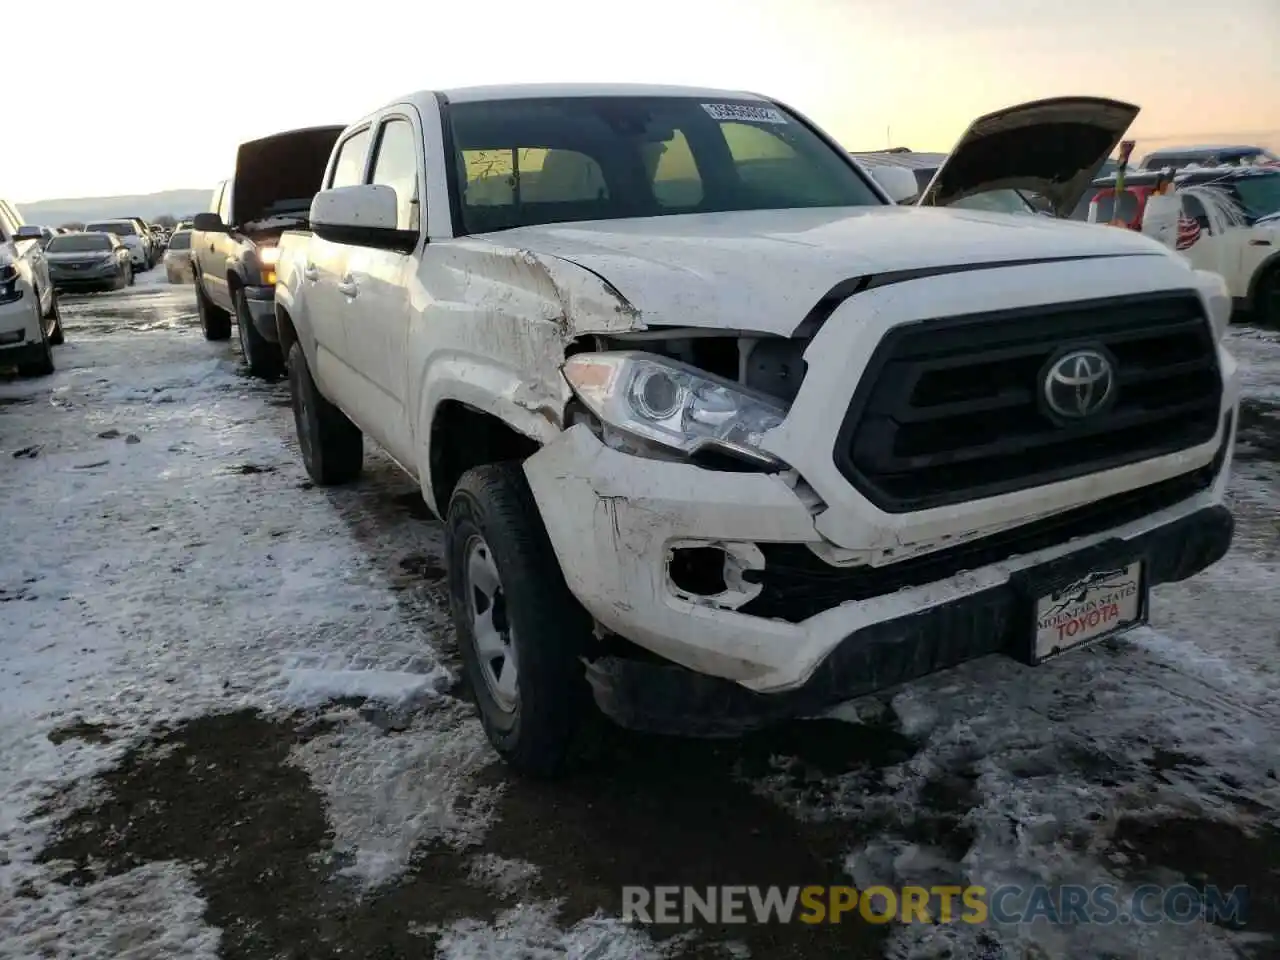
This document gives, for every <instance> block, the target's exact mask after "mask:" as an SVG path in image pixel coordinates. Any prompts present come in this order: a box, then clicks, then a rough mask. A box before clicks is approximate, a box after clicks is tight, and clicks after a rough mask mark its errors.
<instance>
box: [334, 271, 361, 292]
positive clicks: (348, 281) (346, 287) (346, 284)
mask: <svg viewBox="0 0 1280 960" xmlns="http://www.w3.org/2000/svg"><path fill="white" fill-rule="evenodd" d="M338 292H339V293H340V294H342V295H343V296H344V297H354V296H355V295H356V294H357V293H359V292H360V288H359V287H358V286H356V281H355V278H354V277H352V276H351V274H347V275H346V276H345V277H343V278H342V280H341V281H339V283H338Z"/></svg>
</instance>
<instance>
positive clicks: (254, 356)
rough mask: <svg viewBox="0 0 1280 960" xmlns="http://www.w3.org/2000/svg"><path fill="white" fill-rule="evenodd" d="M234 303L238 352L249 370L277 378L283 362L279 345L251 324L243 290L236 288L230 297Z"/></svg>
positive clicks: (273, 378) (267, 378)
mask: <svg viewBox="0 0 1280 960" xmlns="http://www.w3.org/2000/svg"><path fill="white" fill-rule="evenodd" d="M231 302H232V303H234V304H235V305H236V331H237V332H238V333H239V334H240V353H241V355H242V356H243V357H244V364H245V366H246V367H248V368H249V372H250V373H251V374H253V375H254V376H255V377H259V378H261V379H263V380H278V379H279V378H280V374H281V373H282V372H283V370H282V368H283V367H284V362H283V360H282V359H281V357H280V345H279V344H278V343H272V342H271V341H269V340H267V339H266V338H265V337H264V336H263V335H262V334H260V333H259V332H258V328H257V327H255V326H254V325H253V317H252V315H251V314H250V313H249V301H248V300H247V299H246V298H245V295H244V293H243V291H240V290H237V291H236V292H235V293H234V294H233V295H232V297H231Z"/></svg>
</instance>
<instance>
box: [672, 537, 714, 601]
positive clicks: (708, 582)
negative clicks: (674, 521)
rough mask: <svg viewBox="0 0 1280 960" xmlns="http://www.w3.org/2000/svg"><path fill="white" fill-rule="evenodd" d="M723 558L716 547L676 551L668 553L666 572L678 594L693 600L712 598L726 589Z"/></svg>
mask: <svg viewBox="0 0 1280 960" xmlns="http://www.w3.org/2000/svg"><path fill="white" fill-rule="evenodd" d="M725 558H726V554H725V552H724V550H722V549H720V548H719V547H677V548H676V549H674V550H672V551H671V563H670V564H669V565H668V568H667V569H668V571H669V573H670V576H671V582H672V583H673V584H674V585H675V587H676V589H677V590H679V591H680V592H681V593H687V594H690V595H691V596H695V597H714V596H715V595H716V594H718V593H724V592H725V591H726V590H728V589H729V585H728V584H727V583H725V579H724V562H725Z"/></svg>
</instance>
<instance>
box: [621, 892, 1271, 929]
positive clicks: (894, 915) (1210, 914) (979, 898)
mask: <svg viewBox="0 0 1280 960" xmlns="http://www.w3.org/2000/svg"><path fill="white" fill-rule="evenodd" d="M1247 911H1248V890H1247V889H1246V888H1245V887H1242V886H1241V887H1235V888H1234V889H1232V890H1230V891H1222V890H1219V889H1218V888H1217V887H1212V886H1210V887H1205V888H1204V889H1203V890H1201V889H1198V888H1196V887H1193V886H1191V885H1189V884H1180V885H1176V886H1169V887H1162V886H1157V885H1155V884H1148V885H1146V886H1141V887H1138V888H1136V889H1134V890H1132V891H1128V892H1126V891H1122V890H1121V889H1120V888H1118V887H1115V886H1109V885H1105V884H1104V885H1099V886H1093V887H1086V886H1073V885H1063V886H1057V887H1049V886H1033V887H1021V886H1000V887H992V888H987V887H979V886H969V887H961V886H934V887H898V888H893V887H879V886H877V887H867V888H866V889H864V890H859V889H858V888H856V887H846V886H808V887H756V886H725V887H676V886H672V887H661V886H660V887H623V888H622V919H623V920H624V921H629V922H633V923H645V924H680V923H683V924H689V923H696V922H703V923H713V924H721V923H755V924H768V923H809V924H820V923H842V922H864V923H890V922H897V923H903V924H909V923H928V924H933V923H967V924H985V923H997V924H1020V923H1030V922H1033V921H1036V920H1041V921H1044V922H1047V923H1052V924H1112V923H1123V924H1130V923H1138V924H1150V923H1176V924H1192V923H1201V922H1207V923H1218V924H1225V925H1230V926H1236V927H1239V926H1243V925H1244V923H1245V920H1246V915H1247Z"/></svg>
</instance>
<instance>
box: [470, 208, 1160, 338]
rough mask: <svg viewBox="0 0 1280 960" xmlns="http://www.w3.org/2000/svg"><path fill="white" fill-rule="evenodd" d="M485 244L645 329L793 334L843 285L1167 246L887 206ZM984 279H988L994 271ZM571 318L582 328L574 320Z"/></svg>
mask: <svg viewBox="0 0 1280 960" xmlns="http://www.w3.org/2000/svg"><path fill="white" fill-rule="evenodd" d="M479 239H485V240H488V241H490V242H493V243H496V244H500V245H501V246H503V247H508V248H513V249H514V250H518V251H528V252H530V253H533V254H537V255H542V256H550V257H556V258H559V259H561V260H567V261H569V262H571V263H574V264H577V265H578V266H580V267H583V268H585V269H587V270H589V271H591V272H592V273H594V274H596V275H597V276H599V277H601V278H603V279H604V280H606V281H607V282H608V283H609V284H610V285H612V286H613V288H614V289H615V290H616V291H617V292H618V294H619V295H620V296H621V297H622V298H624V299H625V300H626V301H627V303H626V305H625V306H626V307H627V308H628V310H635V311H636V312H637V313H638V314H639V320H640V322H641V323H643V324H645V325H647V326H688V327H706V328H719V329H725V330H749V331H756V332H760V333H774V334H779V335H782V336H789V335H790V334H791V333H792V332H793V331H794V330H795V329H796V327H798V326H799V325H800V323H801V321H802V320H803V319H804V317H805V315H806V314H807V313H808V312H809V311H810V310H811V309H813V307H814V306H815V305H817V303H818V301H819V300H821V299H822V298H823V297H824V296H825V295H826V294H828V292H830V291H831V290H832V288H833V287H835V286H836V285H837V284H839V283H842V282H844V281H848V280H855V279H858V278H862V277H875V276H877V275H880V276H883V275H884V274H889V273H896V272H900V271H920V270H926V271H927V270H940V269H941V270H947V271H948V272H949V269H950V268H956V269H965V268H967V267H968V266H971V265H977V264H983V265H987V264H993V263H1002V262H1015V261H1016V262H1019V263H1026V262H1028V261H1036V260H1061V259H1074V258H1088V257H1099V256H1124V255H1134V254H1152V255H1156V256H1167V255H1169V254H1168V251H1166V250H1164V248H1162V247H1160V246H1159V245H1158V244H1155V243H1154V242H1152V241H1151V240H1149V239H1147V238H1145V237H1141V236H1139V235H1137V234H1132V233H1130V232H1129V231H1121V230H1105V231H1104V230H1098V229H1097V227H1095V226H1092V225H1090V224H1083V223H1073V222H1064V221H1058V220H1053V219H1051V218H1049V217H1011V216H1009V215H1007V214H991V213H982V212H978V211H974V210H962V209H929V210H922V209H920V208H918V207H899V206H887V205H886V206H880V207H861V208H850V207H845V208H839V209H804V210H759V211H742V212H733V213H708V214H693V215H677V216H667V217H647V218H640V219H632V220H610V221H590V222H585V223H566V224H549V225H545V226H537V227H519V228H516V229H513V230H505V231H502V232H501V233H494V234H488V235H482V236H481V237H480V238H479ZM984 282H988V283H990V282H993V281H992V279H991V277H990V275H989V274H988V275H987V278H986V280H985V281H984ZM569 320H570V323H571V324H574V325H575V326H577V324H576V323H575V318H574V317H573V316H570V317H569Z"/></svg>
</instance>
